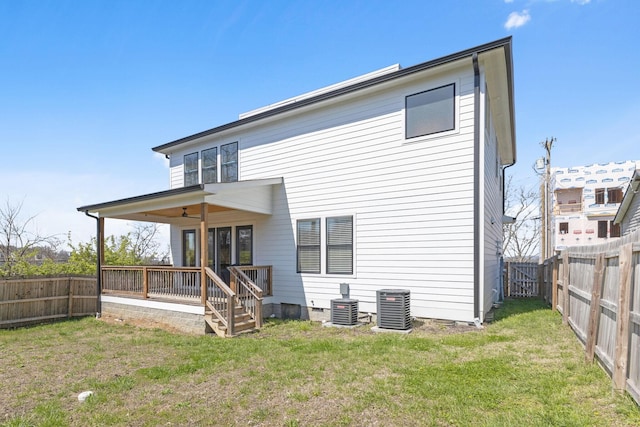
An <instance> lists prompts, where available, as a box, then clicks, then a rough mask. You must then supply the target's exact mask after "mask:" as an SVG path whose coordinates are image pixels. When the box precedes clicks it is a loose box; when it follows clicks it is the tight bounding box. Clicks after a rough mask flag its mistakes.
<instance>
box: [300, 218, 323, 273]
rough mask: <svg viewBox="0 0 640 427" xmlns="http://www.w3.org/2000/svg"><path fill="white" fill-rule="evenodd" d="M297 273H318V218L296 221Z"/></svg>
mask: <svg viewBox="0 0 640 427" xmlns="http://www.w3.org/2000/svg"><path fill="white" fill-rule="evenodd" d="M297 258H298V266H297V270H298V273H320V218H314V219H301V220H298V254H297Z"/></svg>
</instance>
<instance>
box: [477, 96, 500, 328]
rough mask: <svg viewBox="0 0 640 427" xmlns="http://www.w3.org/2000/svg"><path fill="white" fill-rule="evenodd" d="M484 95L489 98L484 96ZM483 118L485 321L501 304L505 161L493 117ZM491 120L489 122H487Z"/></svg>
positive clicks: (482, 289)
mask: <svg viewBox="0 0 640 427" xmlns="http://www.w3.org/2000/svg"><path fill="white" fill-rule="evenodd" d="M482 96H483V97H484V96H486V93H483V94H482ZM480 105H483V106H484V108H491V104H490V103H489V102H481V103H480ZM480 117H482V118H483V121H484V122H485V123H483V126H482V127H483V128H484V129H485V132H482V133H481V135H483V137H484V139H485V140H484V143H481V144H480V147H482V154H481V155H482V162H481V176H484V179H483V184H484V188H483V190H482V193H483V196H482V199H481V200H482V201H483V203H482V208H481V210H482V225H483V227H482V230H481V238H482V242H481V245H482V248H481V249H482V258H481V262H482V286H481V287H480V293H481V297H480V302H481V303H480V317H481V319H484V316H485V315H486V313H487V312H488V311H489V310H490V309H491V306H492V305H493V303H494V302H497V300H498V297H499V293H500V288H499V286H500V278H501V271H500V257H501V255H502V239H503V237H502V232H503V231H502V214H503V212H502V206H503V204H502V197H503V195H502V170H501V160H500V158H499V157H498V150H497V146H498V141H497V137H496V131H495V126H494V123H493V114H492V112H491V111H484V112H483V114H481V115H480ZM487 121H488V122H487Z"/></svg>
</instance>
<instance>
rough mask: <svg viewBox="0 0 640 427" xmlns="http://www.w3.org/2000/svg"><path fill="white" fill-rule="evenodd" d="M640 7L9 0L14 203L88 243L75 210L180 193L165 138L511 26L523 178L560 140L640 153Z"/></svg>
mask: <svg viewBox="0 0 640 427" xmlns="http://www.w3.org/2000/svg"><path fill="white" fill-rule="evenodd" d="M638 18H640V2H638V1H637V0H591V1H588V0H574V1H571V0H555V1H551V0H547V1H545V0H528V1H520V0H507V1H505V0H447V1H413V0H406V1H393V2H392V1H373V0H363V1H346V0H342V1H331V0H325V1H278V0H270V1H258V0H247V1H196V0H183V1H154V0H148V1H129V0H127V1H120V0H108V1H100V0H50V1H47V0H35V1H26V0H22V1H17V0H16V1H9V0H0V148H1V151H0V153H1V154H0V156H1V158H2V160H3V161H2V166H1V168H0V203H2V205H3V206H4V204H5V203H6V200H9V201H11V202H13V203H16V202H23V203H24V205H23V213H24V216H25V217H26V216H31V215H37V218H36V223H37V226H38V231H39V232H40V233H41V234H60V235H61V236H62V237H64V235H65V234H66V233H67V232H69V231H71V233H72V238H73V240H74V241H76V242H77V241H86V240H88V239H89V238H90V237H91V236H92V235H93V233H94V230H95V223H94V221H93V220H91V219H89V218H86V217H85V216H84V215H83V214H81V213H78V212H77V211H76V208H77V207H78V206H81V205H85V204H91V203H99V202H104V201H108V200H113V199H118V198H123V197H130V196H135V195H139V194H144V193H148V192H153V191H160V190H165V189H167V188H168V185H169V183H168V171H167V165H166V163H165V161H164V159H163V158H162V157H159V156H157V155H155V154H154V153H153V152H152V151H151V147H154V146H156V145H160V144H163V143H165V142H169V141H172V140H174V139H177V138H181V137H184V136H187V135H190V134H193V133H196V132H199V131H202V130H205V129H209V128H211V127H214V126H216V125H220V124H224V123H227V122H230V121H233V120H235V119H237V116H238V114H239V113H242V112H245V111H249V110H252V109H254V108H258V107H261V106H264V105H267V104H271V103H274V102H277V101H279V100H282V99H285V98H289V97H292V96H295V95H298V94H300V93H304V92H307V91H311V90H314V89H317V88H320V87H323V86H327V85H330V84H333V83H337V82H339V81H342V80H346V79H349V78H352V77H355V76H358V75H360V74H364V73H367V72H370V71H373V70H376V69H379V68H382V67H385V66H388V65H391V64H395V63H400V64H401V65H402V66H410V65H414V64H417V63H420V62H424V61H427V60H430V59H434V58H437V57H440V56H444V55H447V54H450V53H453V52H457V51H460V50H464V49H467V48H470V47H473V46H476V45H479V44H482V43H486V42H489V41H493V40H496V39H499V38H502V37H505V36H508V35H512V36H513V47H514V69H515V97H516V135H517V143H518V163H517V165H516V166H514V167H512V168H510V169H508V171H509V173H510V174H513V175H514V179H515V180H516V182H518V183H522V184H528V185H534V184H535V174H534V173H533V171H532V167H531V166H532V164H533V163H534V161H535V159H536V158H537V157H540V156H542V155H543V149H542V148H541V147H540V145H539V143H540V142H541V141H543V140H544V139H545V138H546V137H550V136H554V137H556V138H557V143H556V146H555V148H554V151H553V157H552V162H553V164H554V165H555V166H573V165H583V164H589V163H594V162H609V161H620V160H628V159H638V158H640V150H639V148H638V147H640V96H639V92H640V89H639V87H640V86H639V85H638V77H639V76H640V59H639V55H638V53H639V50H638V43H639V42H640V25H638V22H637V21H638ZM113 223H117V221H111V222H107V232H108V233H116V234H119V233H121V232H124V231H126V224H124V223H119V224H113Z"/></svg>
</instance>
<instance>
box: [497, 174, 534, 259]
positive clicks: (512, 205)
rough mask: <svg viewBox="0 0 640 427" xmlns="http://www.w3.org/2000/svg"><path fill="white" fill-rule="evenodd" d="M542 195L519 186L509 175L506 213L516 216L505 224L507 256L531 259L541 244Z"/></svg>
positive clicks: (505, 253) (506, 189) (506, 190)
mask: <svg viewBox="0 0 640 427" xmlns="http://www.w3.org/2000/svg"><path fill="white" fill-rule="evenodd" d="M539 202H540V195H539V194H538V193H537V192H536V191H535V190H533V189H530V188H529V189H527V188H526V187H524V186H519V187H517V186H516V185H515V184H514V183H513V177H511V176H510V177H509V178H508V179H507V182H506V188H505V213H506V215H508V216H511V217H515V218H516V219H515V221H514V222H513V223H511V224H504V229H503V231H504V239H503V253H504V256H505V258H511V259H513V260H515V261H529V260H531V258H532V257H534V255H535V254H536V253H537V251H538V249H539V246H540V217H539Z"/></svg>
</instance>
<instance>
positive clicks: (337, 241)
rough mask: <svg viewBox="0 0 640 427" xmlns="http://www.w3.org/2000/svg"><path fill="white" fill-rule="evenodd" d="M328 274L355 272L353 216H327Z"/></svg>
mask: <svg viewBox="0 0 640 427" xmlns="http://www.w3.org/2000/svg"><path fill="white" fill-rule="evenodd" d="M327 274H353V217H352V216H340V217H333V218H327Z"/></svg>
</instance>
